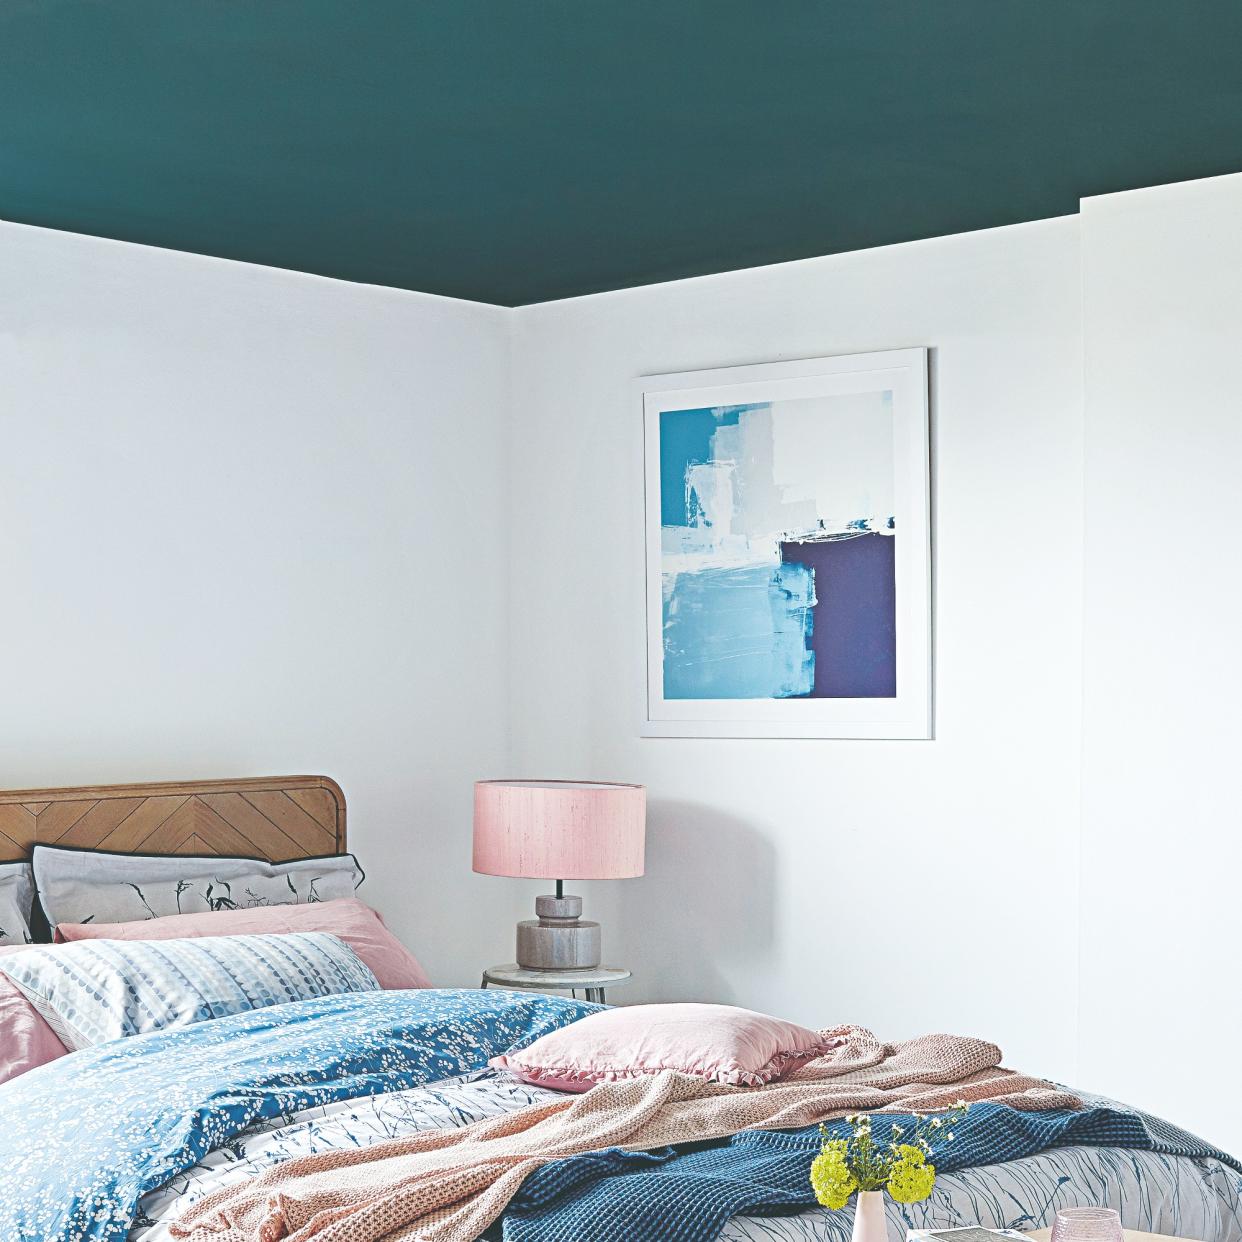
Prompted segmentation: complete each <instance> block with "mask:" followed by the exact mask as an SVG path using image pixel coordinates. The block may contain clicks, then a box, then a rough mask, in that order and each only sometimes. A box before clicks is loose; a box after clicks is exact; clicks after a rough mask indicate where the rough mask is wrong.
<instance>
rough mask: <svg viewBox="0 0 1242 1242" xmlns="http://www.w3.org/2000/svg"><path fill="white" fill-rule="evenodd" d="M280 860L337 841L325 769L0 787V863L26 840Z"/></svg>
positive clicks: (339, 800)
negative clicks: (321, 773) (12, 789)
mask: <svg viewBox="0 0 1242 1242" xmlns="http://www.w3.org/2000/svg"><path fill="white" fill-rule="evenodd" d="M36 843H38V844H42V845H74V846H78V847H79V848H82V849H100V850H116V851H118V852H120V853H123V854H206V855H213V856H214V855H222V854H223V855H235V856H239V857H244V858H264V859H266V860H267V861H268V862H284V861H285V860H286V859H290V858H313V857H316V856H318V855H321V854H339V853H342V852H343V851H344V849H345V795H344V794H343V793H342V792H341V789H340V786H339V785H337V783H336V782H335V781H333V780H330V779H329V778H328V777H326V776H269V777H258V778H256V779H250V780H233V781H169V782H163V783H159V784H147V785H98V786H86V787H83V788H80V789H22V790H17V791H15V792H12V793H0V862H13V861H16V860H20V859H23V858H28V857H29V856H30V847H31V846H32V845H34V844H36Z"/></svg>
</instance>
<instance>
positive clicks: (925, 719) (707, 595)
mask: <svg viewBox="0 0 1242 1242" xmlns="http://www.w3.org/2000/svg"><path fill="white" fill-rule="evenodd" d="M637 383H638V387H639V389H640V391H641V394H642V402H643V419H644V428H645V436H646V442H645V444H646V455H645V502H646V549H647V558H646V560H647V592H646V603H647V710H646V714H645V720H644V721H643V726H642V732H643V733H644V734H645V735H647V736H654V737H836V738H927V737H930V736H931V668H930V663H931V583H930V578H931V555H930V531H929V526H930V523H929V508H928V493H929V486H928V421H927V351H926V350H925V349H898V350H892V351H886V352H884V353H871V354H851V355H846V356H843V357H836V358H810V359H804V360H801V361H797V362H777V363H770V364H764V365H759V366H746V367H730V368H728V369H724V370H716V371H688V372H682V373H681V374H678V375H651V376H646V377H644V378H643V379H641V380H639V381H637Z"/></svg>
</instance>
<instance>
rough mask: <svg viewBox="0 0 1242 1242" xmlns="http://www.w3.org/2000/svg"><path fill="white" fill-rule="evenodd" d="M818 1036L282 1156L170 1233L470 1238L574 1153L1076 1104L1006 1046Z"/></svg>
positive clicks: (849, 1032) (196, 1209)
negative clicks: (762, 1067) (951, 1112)
mask: <svg viewBox="0 0 1242 1242" xmlns="http://www.w3.org/2000/svg"><path fill="white" fill-rule="evenodd" d="M825 1035H826V1036H828V1037H836V1038H838V1039H840V1040H841V1043H840V1044H839V1046H838V1047H836V1048H835V1049H834V1050H833V1051H832V1052H830V1053H828V1054H827V1055H825V1056H823V1057H821V1058H819V1059H818V1060H816V1061H812V1062H811V1063H810V1064H809V1065H807V1066H805V1067H804V1068H802V1069H801V1070H798V1071H797V1072H796V1073H793V1074H790V1075H789V1076H788V1077H786V1078H785V1079H783V1080H782V1081H779V1082H773V1083H768V1084H767V1085H766V1086H762V1087H728V1086H723V1085H721V1084H718V1083H709V1082H703V1081H702V1080H700V1079H697V1078H692V1077H689V1076H688V1075H685V1074H679V1073H676V1072H675V1071H671V1070H666V1071H664V1072H662V1073H660V1074H655V1075H652V1076H650V1077H646V1078H632V1079H627V1080H625V1081H622V1082H612V1083H601V1084H600V1085H598V1086H596V1087H593V1088H592V1089H591V1090H590V1091H588V1092H587V1093H586V1094H584V1095H567V1096H564V1097H559V1098H557V1099H555V1100H553V1101H551V1102H549V1103H546V1104H538V1105H533V1106H532V1107H530V1108H525V1109H522V1110H521V1111H519V1112H516V1113H509V1114H507V1115H505V1116H503V1117H496V1118H491V1119H488V1120H486V1121H480V1122H476V1123H475V1124H473V1125H469V1126H464V1127H462V1128H460V1129H456V1130H446V1131H435V1132H432V1133H424V1134H419V1135H415V1136H413V1137H411V1138H405V1139H397V1140H394V1141H393V1142H389V1143H379V1144H376V1145H375V1146H372V1147H368V1148H365V1149H362V1150H350V1151H332V1152H325V1153H323V1154H321V1155H314V1156H305V1157H302V1158H301V1159H296V1160H290V1161H287V1162H285V1163H284V1164H280V1165H277V1166H276V1167H275V1168H272V1169H269V1170H268V1171H267V1172H266V1173H264V1174H263V1175H262V1176H260V1177H258V1178H256V1179H255V1180H254V1181H252V1182H248V1183H246V1184H245V1185H243V1186H235V1187H229V1188H227V1189H225V1190H222V1191H219V1192H218V1193H216V1194H214V1195H209V1196H207V1197H206V1198H204V1199H202V1200H200V1201H199V1202H198V1203H197V1204H195V1205H193V1206H192V1207H191V1208H190V1209H189V1211H187V1212H186V1213H185V1215H184V1216H183V1217H182V1218H181V1219H180V1220H179V1221H176V1222H174V1223H173V1224H172V1226H171V1230H170V1231H171V1233H172V1236H173V1237H175V1238H182V1239H190V1242H309V1240H310V1239H314V1240H315V1242H379V1240H380V1239H385V1240H387V1242H472V1240H473V1239H475V1238H477V1237H478V1236H479V1235H480V1234H481V1233H482V1232H483V1230H485V1229H486V1228H487V1226H488V1225H490V1224H491V1223H492V1221H494V1220H495V1219H496V1218H497V1217H498V1216H499V1215H500V1214H501V1212H503V1211H504V1209H505V1206H506V1204H507V1203H508V1202H509V1200H510V1199H511V1198H512V1197H513V1195H514V1194H515V1193H516V1192H517V1189H518V1187H519V1186H520V1185H521V1184H522V1181H523V1180H524V1179H525V1178H526V1177H527V1176H528V1175H529V1174H530V1173H532V1172H533V1171H534V1170H535V1169H537V1168H538V1167H539V1166H540V1165H542V1164H545V1163H547V1162H549V1161H552V1160H560V1159H563V1158H565V1157H567V1156H572V1155H576V1154H578V1153H581V1152H587V1151H596V1150H599V1149H601V1148H605V1147H626V1148H630V1149H633V1150H646V1149H648V1148H655V1147H663V1146H666V1145H668V1144H671V1143H686V1142H693V1141H699V1140H703V1139H711V1138H723V1137H725V1136H726V1135H730V1134H737V1133H739V1132H740V1131H742V1130H751V1129H769V1130H772V1129H775V1130H781V1129H794V1128H798V1127H801V1126H806V1125H811V1124H813V1123H815V1122H818V1121H825V1120H827V1119H829V1118H832V1117H841V1116H844V1115H845V1114H847V1113H853V1112H877V1111H886V1110H887V1111H890V1112H913V1111H930V1110H933V1109H936V1108H945V1107H948V1106H949V1105H951V1104H953V1103H954V1102H955V1101H957V1100H959V1099H965V1100H970V1101H975V1100H997V1101H1000V1102H1002V1103H1005V1104H1009V1105H1011V1106H1013V1107H1014V1108H1020V1109H1046V1108H1080V1107H1081V1106H1082V1102H1081V1101H1080V1100H1079V1099H1077V1098H1076V1097H1075V1096H1072V1095H1069V1094H1067V1093H1065V1092H1063V1091H1059V1090H1057V1089H1056V1088H1054V1087H1052V1086H1051V1085H1050V1084H1048V1083H1046V1082H1043V1081H1041V1080H1040V1079H1037V1078H1027V1077H1024V1076H1023V1075H1021V1074H1016V1073H1013V1072H1012V1071H1010V1070H1006V1069H1002V1068H1001V1067H1000V1055H1001V1054H1000V1049H999V1048H997V1047H996V1046H995V1045H994V1044H989V1043H985V1042H983V1041H982V1040H978V1039H965V1038H961V1037H959V1036H952V1035H924V1036H922V1037H920V1038H918V1039H913V1040H910V1041H909V1042H908V1043H902V1044H882V1043H880V1042H879V1041H878V1040H877V1039H876V1038H875V1036H874V1035H872V1034H871V1032H870V1031H866V1030H863V1029H861V1028H858V1027H842V1028H838V1029H837V1030H835V1031H830V1032H825ZM965 1124H969V1121H967V1122H966V1123H965Z"/></svg>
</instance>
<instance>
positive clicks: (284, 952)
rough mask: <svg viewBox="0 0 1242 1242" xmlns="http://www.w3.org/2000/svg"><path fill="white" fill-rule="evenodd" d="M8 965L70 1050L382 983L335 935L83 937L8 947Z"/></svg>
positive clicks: (1, 967)
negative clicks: (12, 950)
mask: <svg viewBox="0 0 1242 1242" xmlns="http://www.w3.org/2000/svg"><path fill="white" fill-rule="evenodd" d="M0 971H3V972H4V973H5V974H6V975H8V976H9V978H10V979H12V981H13V982H14V983H15V984H16V985H17V986H18V987H19V988H20V989H21V991H22V992H23V993H24V994H25V995H26V997H27V999H28V1000H29V1001H30V1003H31V1004H32V1005H33V1006H34V1007H35V1009H37V1010H38V1011H39V1013H40V1014H41V1015H42V1017H43V1018H44V1020H45V1021H46V1022H47V1024H48V1025H49V1026H50V1027H51V1028H52V1029H53V1030H54V1031H55V1032H56V1033H57V1035H59V1036H60V1038H61V1039H62V1040H63V1041H64V1044H65V1047H67V1048H68V1049H70V1051H73V1050H75V1049H78V1048H89V1047H90V1046H91V1045H93V1044H102V1043H104V1042H105V1041H106V1040H109V1039H120V1038H121V1037H122V1036H125V1035H142V1034H144V1033H145V1032H148V1031H162V1030H165V1029H167V1028H168V1027H174V1026H189V1025H190V1024H191V1023H193V1022H204V1021H206V1020H208V1019H209V1018H220V1017H224V1016H225V1015H226V1014H231V1013H242V1012H245V1011H246V1010H250V1009H263V1008H265V1007H267V1006H268V1005H283V1004H285V1003H286V1002H288V1001H299V1000H307V999H309V998H310V997H314V996H332V995H335V994H337V993H340V992H375V991H378V990H379V983H378V982H377V981H376V978H375V976H374V975H373V974H372V973H371V971H370V970H369V969H368V968H367V966H365V965H364V964H363V962H362V961H361V960H360V959H359V958H358V957H357V955H356V954H355V953H354V951H353V950H352V949H351V948H350V947H349V946H348V945H347V944H346V943H345V942H344V941H343V940H341V939H339V938H338V937H336V936H330V935H328V934H326V933H325V932H294V933H291V934H285V935H264V936H209V937H201V938H196V939H193V940H79V941H76V942H74V943H73V944H58V945H49V946H46V947H40V948H29V949H23V950H20V951H19V952H17V953H10V954H7V955H6V956H5V957H3V958H0Z"/></svg>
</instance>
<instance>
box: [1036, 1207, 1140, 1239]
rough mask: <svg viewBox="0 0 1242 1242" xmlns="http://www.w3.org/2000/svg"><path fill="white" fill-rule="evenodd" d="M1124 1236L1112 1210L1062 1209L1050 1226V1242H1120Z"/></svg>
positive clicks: (1096, 1208)
mask: <svg viewBox="0 0 1242 1242" xmlns="http://www.w3.org/2000/svg"><path fill="white" fill-rule="evenodd" d="M1124 1236H1125V1235H1124V1234H1123V1233H1122V1232H1121V1217H1120V1216H1118V1215H1117V1213H1116V1212H1114V1211H1113V1209H1112V1208H1098V1207H1076V1208H1062V1209H1061V1210H1060V1211H1059V1212H1058V1213H1057V1218H1056V1220H1055V1221H1054V1222H1053V1226H1052V1242H1122V1240H1123V1238H1124Z"/></svg>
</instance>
